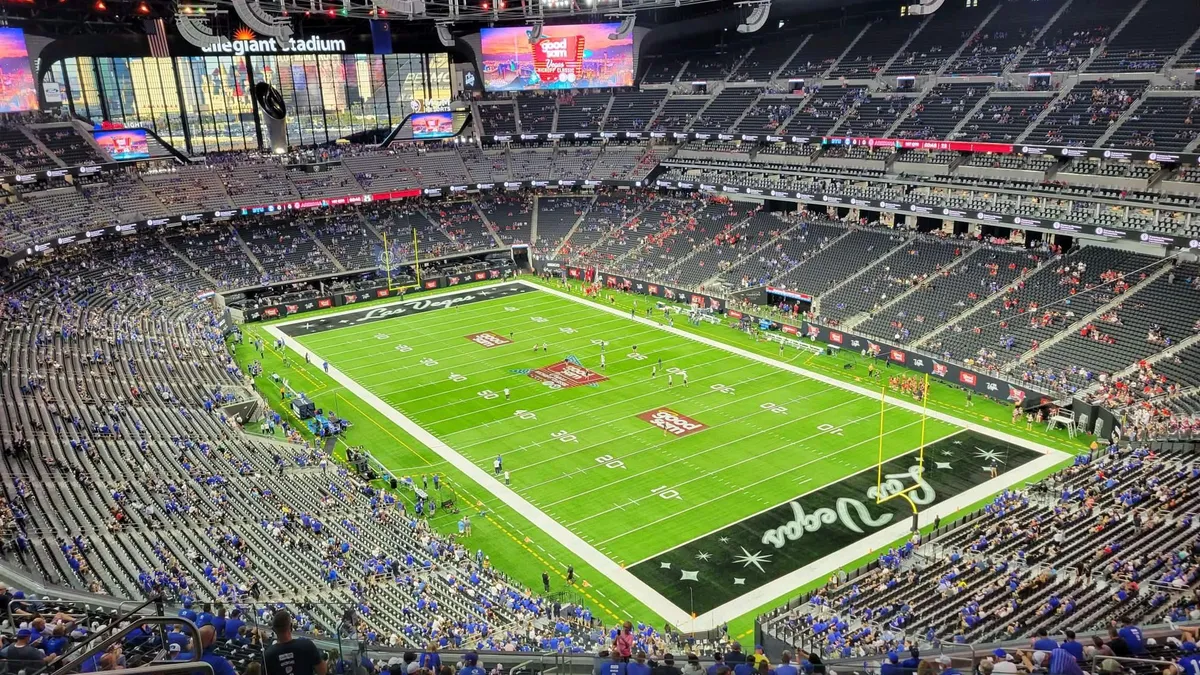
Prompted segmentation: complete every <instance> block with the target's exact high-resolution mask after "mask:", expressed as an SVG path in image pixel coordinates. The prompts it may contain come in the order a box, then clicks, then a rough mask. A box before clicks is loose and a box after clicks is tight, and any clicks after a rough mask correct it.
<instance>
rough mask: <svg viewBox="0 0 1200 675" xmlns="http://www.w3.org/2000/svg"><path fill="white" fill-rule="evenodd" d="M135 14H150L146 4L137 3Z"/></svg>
mask: <svg viewBox="0 0 1200 675" xmlns="http://www.w3.org/2000/svg"><path fill="white" fill-rule="evenodd" d="M137 13H138V14H149V13H150V6H149V5H147V4H146V3H144V2H139V3H138V6H137Z"/></svg>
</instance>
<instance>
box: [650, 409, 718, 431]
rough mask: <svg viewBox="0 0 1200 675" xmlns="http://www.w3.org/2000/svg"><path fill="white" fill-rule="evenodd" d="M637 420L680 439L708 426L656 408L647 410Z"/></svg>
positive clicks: (669, 410)
mask: <svg viewBox="0 0 1200 675" xmlns="http://www.w3.org/2000/svg"><path fill="white" fill-rule="evenodd" d="M638 419H640V420H644V421H646V422H649V423H650V424H653V425H654V426H656V427H658V428H660V429H662V430H663V431H666V432H667V433H670V434H674V435H675V436H677V437H680V438H682V437H684V436H687V435H689V434H694V433H697V432H700V431H704V430H705V429H707V428H708V425H707V424H705V423H704V422H701V421H699V420H694V419H692V418H690V417H688V416H687V415H683V414H680V413H677V412H675V411H674V410H671V409H670V408H656V409H654V410H648V411H646V412H644V413H642V414H641V415H638Z"/></svg>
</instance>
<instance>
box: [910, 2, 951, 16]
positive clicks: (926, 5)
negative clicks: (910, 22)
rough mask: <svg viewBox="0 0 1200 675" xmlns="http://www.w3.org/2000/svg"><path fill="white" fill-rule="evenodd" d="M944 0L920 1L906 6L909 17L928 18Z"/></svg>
mask: <svg viewBox="0 0 1200 675" xmlns="http://www.w3.org/2000/svg"><path fill="white" fill-rule="evenodd" d="M944 2H946V0H921V1H920V2H918V3H916V4H914V5H909V6H908V14H909V16H928V15H930V14H933V13H934V12H936V11H938V9H940V8H941V6H942V3H944Z"/></svg>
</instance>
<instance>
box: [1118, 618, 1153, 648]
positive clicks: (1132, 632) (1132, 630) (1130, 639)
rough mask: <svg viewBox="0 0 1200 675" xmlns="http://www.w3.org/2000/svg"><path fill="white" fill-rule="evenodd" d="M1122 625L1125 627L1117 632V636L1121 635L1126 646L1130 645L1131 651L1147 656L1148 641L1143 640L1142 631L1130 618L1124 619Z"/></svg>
mask: <svg viewBox="0 0 1200 675" xmlns="http://www.w3.org/2000/svg"><path fill="white" fill-rule="evenodd" d="M1121 623H1122V624H1123V625H1122V626H1121V630H1119V631H1117V635H1120V636H1121V638H1122V639H1124V640H1125V644H1127V645H1129V651H1131V652H1133V653H1134V654H1145V653H1146V641H1145V640H1144V639H1142V629H1141V628H1138V627H1137V626H1135V625H1133V620H1132V619H1130V618H1129V617H1123V618H1122V619H1121Z"/></svg>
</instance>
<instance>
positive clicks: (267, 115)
mask: <svg viewBox="0 0 1200 675" xmlns="http://www.w3.org/2000/svg"><path fill="white" fill-rule="evenodd" d="M254 101H255V102H256V103H258V110H259V112H260V113H262V117H263V121H264V122H265V123H266V124H265V126H266V127H267V142H268V144H269V145H270V148H271V152H273V153H276V154H283V153H285V152H287V148H288V142H287V124H286V121H287V103H285V102H284V100H283V94H280V93H279V90H278V89H276V88H275V87H272V86H271V85H269V84H267V83H266V82H259V83H258V84H256V85H254Z"/></svg>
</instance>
